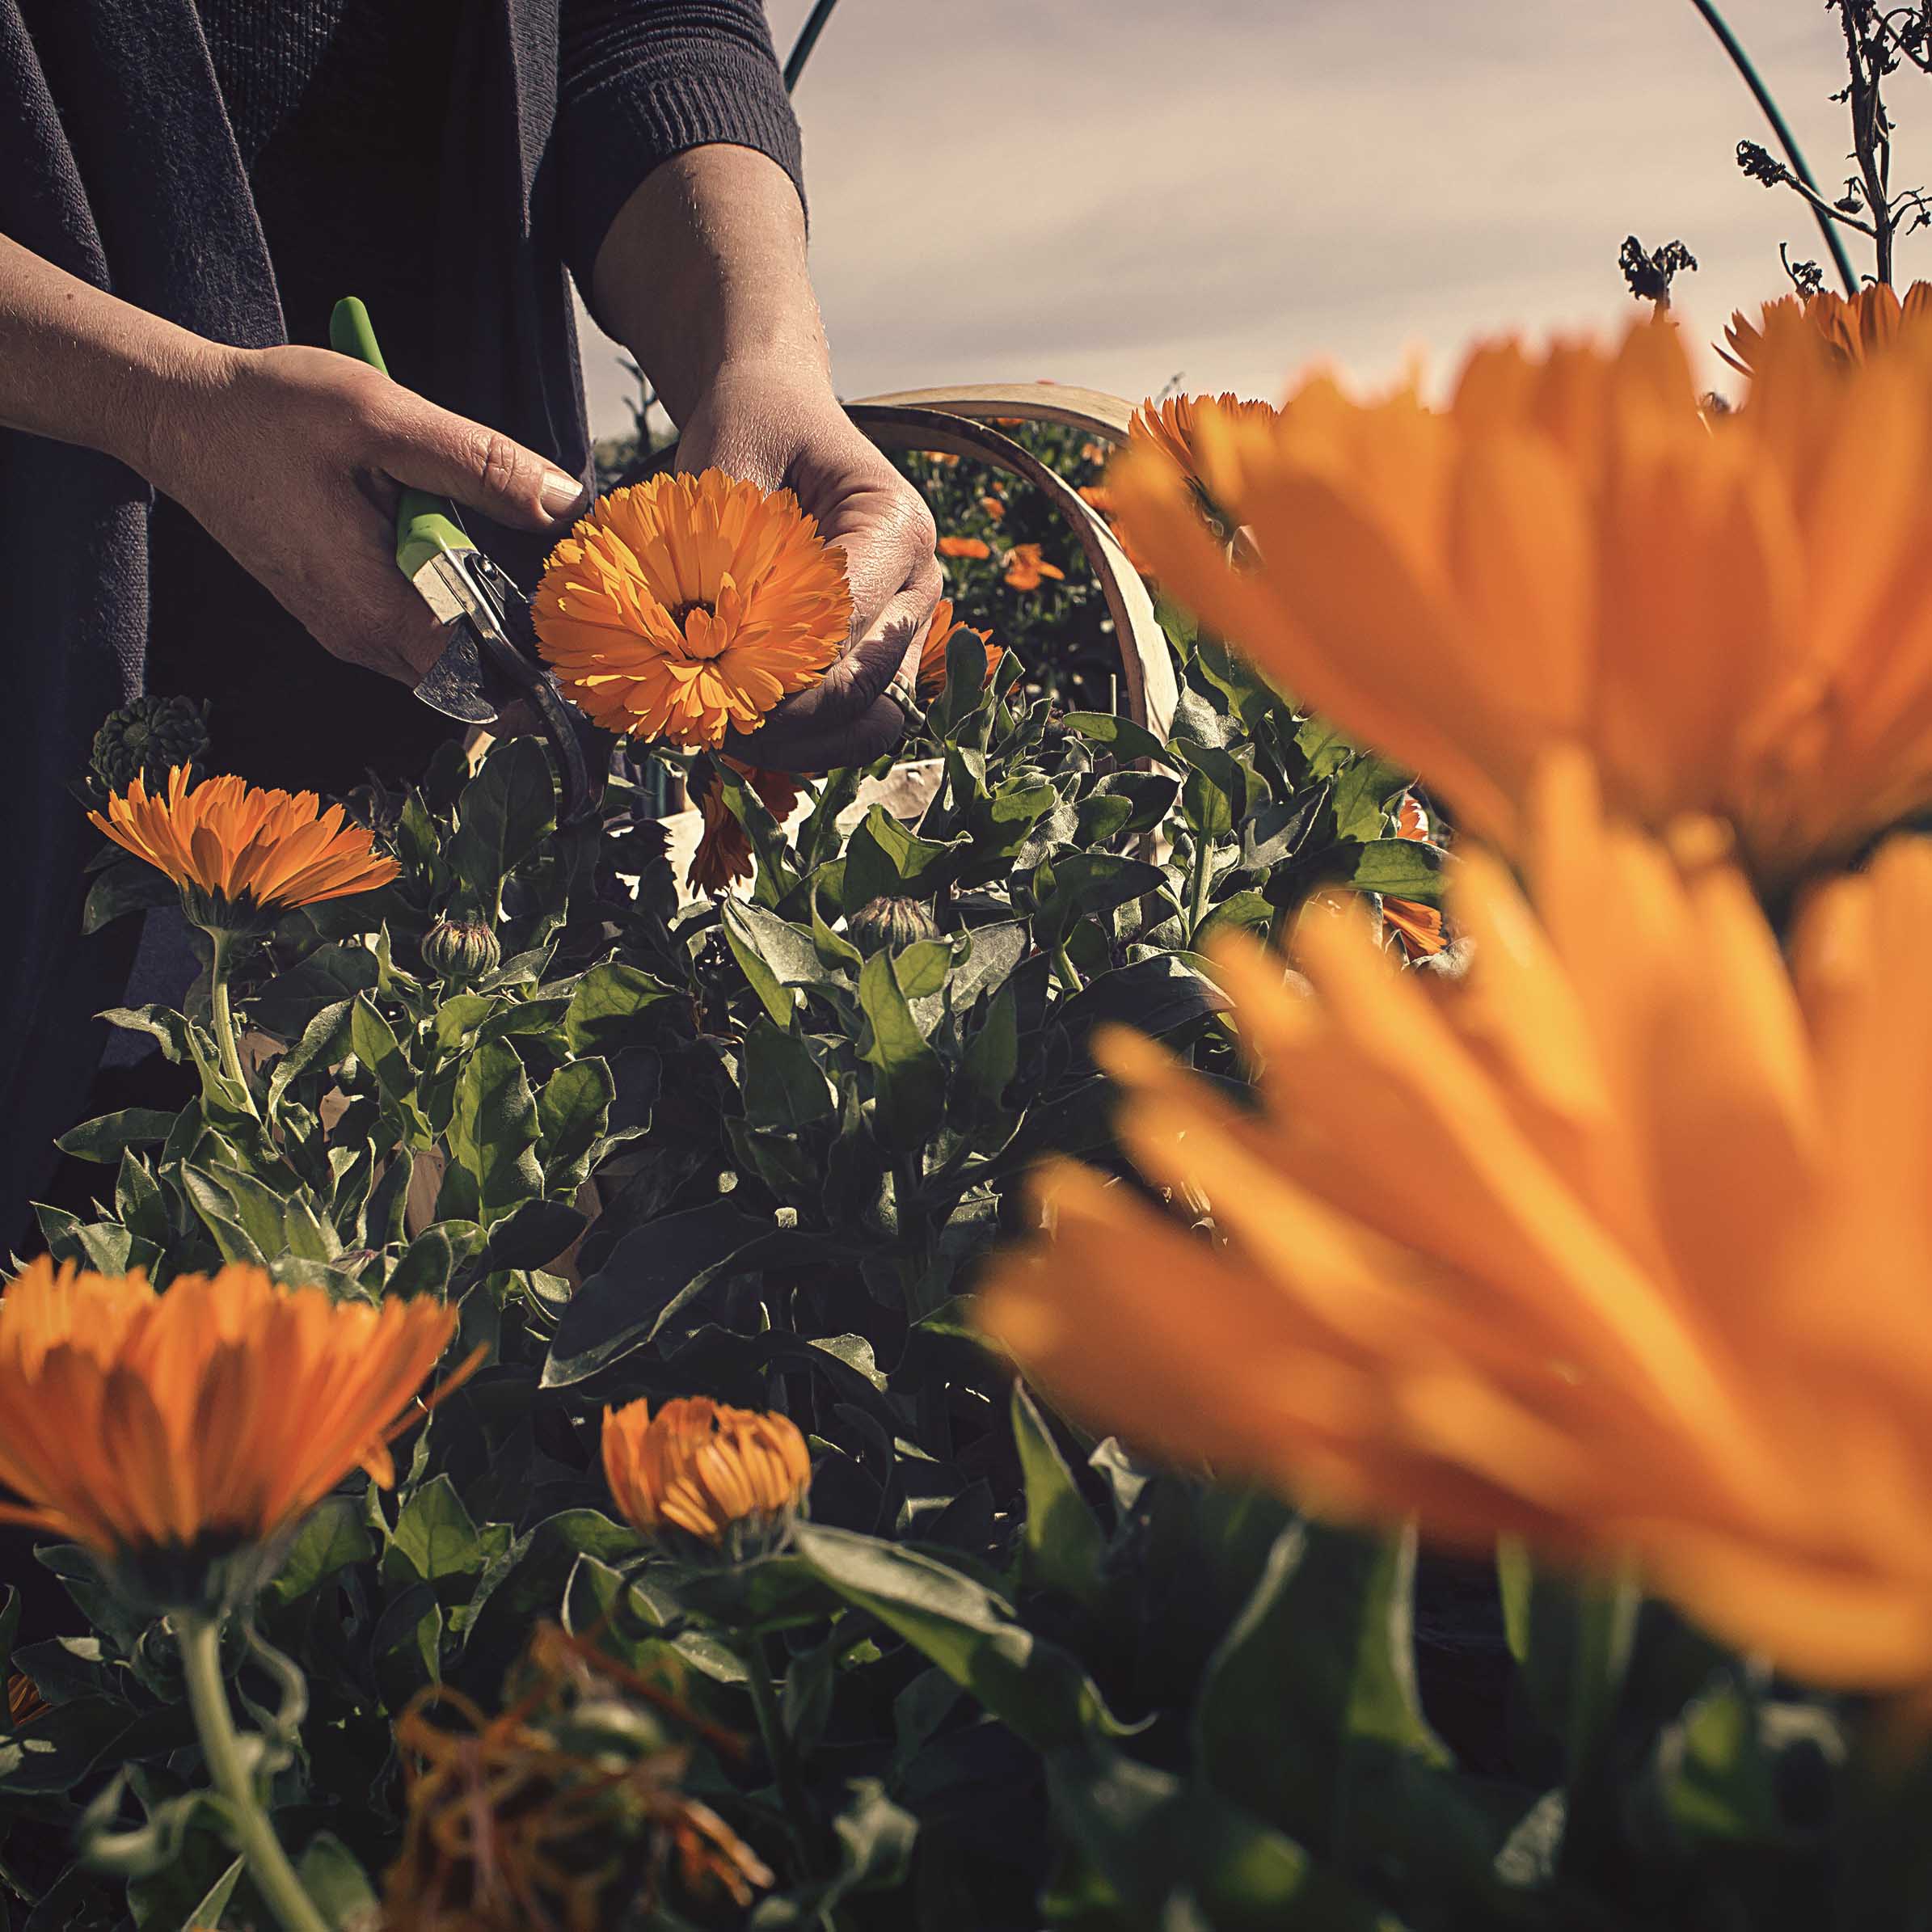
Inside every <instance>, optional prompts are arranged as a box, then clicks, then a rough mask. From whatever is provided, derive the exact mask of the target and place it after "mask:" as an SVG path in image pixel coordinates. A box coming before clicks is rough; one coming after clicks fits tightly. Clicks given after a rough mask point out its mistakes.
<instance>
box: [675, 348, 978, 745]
mask: <svg viewBox="0 0 1932 1932" xmlns="http://www.w3.org/2000/svg"><path fill="white" fill-rule="evenodd" d="M677 467H678V468H679V470H707V469H719V470H724V471H726V472H727V473H728V475H732V476H742V477H746V478H749V479H750V480H751V481H753V482H754V483H759V484H761V485H762V486H763V487H765V488H766V489H778V488H780V487H783V488H785V489H788V490H790V491H792V492H793V494H794V495H795V496H797V498H798V500H799V505H800V507H801V508H803V509H804V510H805V511H806V512H807V513H808V515H810V516H812V517H816V519H817V521H818V526H819V530H820V534H821V535H823V536H824V537H825V538H827V539H828V540H829V542H833V543H836V544H837V546H839V547H840V549H842V550H843V551H844V552H845V554H846V577H847V580H848V581H849V582H850V585H851V589H852V635H851V638H850V641H849V643H847V645H846V652H845V655H844V656H842V657H841V658H840V659H839V660H837V663H835V664H833V666H832V667H831V669H829V670H828V671H827V672H826V673H825V678H824V681H822V682H820V683H819V684H817V685H813V686H812V689H811V690H808V691H800V692H799V693H798V694H796V695H795V696H794V697H791V698H786V699H784V700H783V702H781V703H780V704H779V705H778V707H776V708H775V709H774V711H772V713H771V714H770V716H769V717H768V718H767V719H766V721H765V723H763V724H762V725H761V726H760V727H759V728H758V729H757V731H756V732H752V733H750V734H749V735H747V736H738V735H736V734H735V733H734V734H733V735H732V737H731V739H729V740H728V741H727V749H728V750H729V751H730V752H731V753H732V756H733V757H740V758H744V759H745V760H746V761H749V762H750V763H752V764H755V765H761V766H766V767H768V768H770V769H772V770H781V771H808V772H820V771H830V770H834V769H835V768H837V767H838V766H845V765H863V764H867V763H869V762H870V761H871V760H872V759H874V758H876V757H879V756H880V754H881V753H884V752H887V751H889V750H891V749H892V746H893V745H896V744H897V743H898V742H899V740H900V738H901V736H903V735H904V732H905V711H903V710H902V709H901V707H900V706H899V704H898V703H897V702H895V700H894V699H892V698H890V697H888V696H887V695H886V690H887V686H888V685H890V684H891V683H892V680H893V677H894V676H895V675H896V673H899V672H900V671H901V670H903V671H904V672H905V681H906V682H907V683H908V684H909V683H910V682H911V681H912V680H913V678H914V677H916V675H917V671H918V664H919V647H920V644H921V643H922V641H923V640H924V638H925V635H926V626H927V624H928V623H929V622H930V620H931V618H932V614H933V607H934V605H936V604H937V603H938V602H939V595H940V592H941V590H942V588H943V580H942V579H941V577H940V574H939V559H938V557H937V556H936V555H935V554H934V543H935V541H936V533H935V531H934V527H933V520H932V513H931V512H930V510H929V509H927V508H926V503H925V500H924V499H923V498H922V496H920V495H919V493H918V491H917V490H915V489H914V488H913V487H912V485H911V484H910V483H908V482H907V481H906V480H905V478H904V477H902V476H901V475H900V474H899V473H898V471H897V470H895V469H894V468H893V467H892V465H891V464H890V463H888V462H887V461H886V459H885V458H884V456H882V455H881V454H880V452H879V451H878V449H876V448H875V447H874V445H872V444H871V442H870V441H868V440H867V438H866V437H864V436H863V434H861V432H859V431H858V430H857V429H855V428H854V427H853V426H852V423H851V420H850V418H849V417H848V416H846V412H845V411H844V410H843V409H842V407H840V406H839V402H838V399H837V397H836V396H835V395H834V394H833V391H832V386H831V384H830V382H829V381H827V380H826V379H825V377H824V376H823V375H822V374H820V373H818V372H816V370H814V369H810V368H808V367H807V368H799V367H797V366H789V367H788V366H785V365H774V366H768V367H757V366H751V367H747V366H745V365H730V364H727V365H726V366H725V367H724V368H723V369H720V370H719V373H718V375H717V377H716V378H715V380H714V381H713V382H711V385H710V386H708V387H707V389H706V390H705V392H704V394H702V397H701V398H700V399H699V400H698V404H697V407H695V408H694V409H693V410H692V411H691V412H690V417H689V420H687V421H686V423H685V427H684V432H683V434H682V436H681V437H680V438H679V441H678V445H677Z"/></svg>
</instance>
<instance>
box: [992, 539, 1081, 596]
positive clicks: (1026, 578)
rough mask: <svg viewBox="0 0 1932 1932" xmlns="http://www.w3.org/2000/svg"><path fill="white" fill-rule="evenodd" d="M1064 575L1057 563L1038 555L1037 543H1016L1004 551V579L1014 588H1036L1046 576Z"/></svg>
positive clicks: (1061, 576)
mask: <svg viewBox="0 0 1932 1932" xmlns="http://www.w3.org/2000/svg"><path fill="white" fill-rule="evenodd" d="M1065 576H1066V572H1065V571H1064V570H1062V569H1061V567H1060V566H1059V565H1058V564H1057V563H1048V562H1047V561H1046V559H1044V557H1042V556H1041V555H1040V546H1039V545H1038V544H1037V543H1016V544H1015V545H1014V546H1013V547H1012V549H1011V550H1008V551H1007V552H1006V582H1007V583H1008V584H1010V585H1011V586H1012V587H1013V588H1014V589H1015V590H1037V589H1039V588H1040V585H1041V584H1042V583H1044V581H1045V580H1046V579H1048V577H1052V578H1055V579H1060V578H1064V577H1065Z"/></svg>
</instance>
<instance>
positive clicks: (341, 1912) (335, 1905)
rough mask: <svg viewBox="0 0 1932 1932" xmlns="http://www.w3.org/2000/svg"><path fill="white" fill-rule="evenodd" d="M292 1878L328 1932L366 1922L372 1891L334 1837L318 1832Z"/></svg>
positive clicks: (373, 1905)
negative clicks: (306, 1896)
mask: <svg viewBox="0 0 1932 1932" xmlns="http://www.w3.org/2000/svg"><path fill="white" fill-rule="evenodd" d="M296 1875H297V1877H299V1878H300V1879H301V1880H302V1890H303V1891H304V1892H306V1893H307V1894H308V1895H309V1898H310V1902H311V1903H312V1904H313V1905H314V1907H315V1909H316V1910H317V1911H318V1912H319V1913H321V1914H322V1916H323V1921H325V1922H326V1923H327V1925H328V1926H330V1927H331V1932H353V1928H356V1927H358V1926H366V1925H368V1924H369V1922H370V1921H371V1919H372V1917H373V1914H374V1913H375V1910H376V1905H377V1899H376V1892H375V1888H374V1887H373V1885H371V1884H370V1883H369V1875H368V1874H367V1873H365V1871H363V1869H362V1867H361V1865H360V1864H359V1863H358V1862H356V1855H355V1854H354V1853H353V1852H352V1851H351V1850H349V1848H348V1846H346V1845H344V1843H343V1842H342V1841H341V1840H340V1838H338V1837H336V1836H335V1834H334V1833H332V1832H318V1833H316V1834H315V1836H314V1837H313V1838H311V1839H310V1841H309V1846H308V1849H307V1850H306V1851H305V1852H304V1853H303V1854H302V1862H300V1864H298V1865H297V1867H296ZM214 1922H215V1921H213V1919H209V1920H208V1921H206V1923H208V1924H209V1925H213V1923H214Z"/></svg>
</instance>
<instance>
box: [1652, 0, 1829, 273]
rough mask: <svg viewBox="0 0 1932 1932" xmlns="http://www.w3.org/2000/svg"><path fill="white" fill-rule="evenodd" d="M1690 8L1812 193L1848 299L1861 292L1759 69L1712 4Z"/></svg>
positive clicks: (1698, 0) (1705, 1)
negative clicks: (1712, 36) (1727, 59)
mask: <svg viewBox="0 0 1932 1932" xmlns="http://www.w3.org/2000/svg"><path fill="white" fill-rule="evenodd" d="M1690 4H1691V5H1692V6H1694V7H1695V8H1696V9H1697V10H1698V12H1699V13H1700V14H1702V15H1703V17H1704V23H1705V24H1706V26H1707V27H1710V29H1711V32H1713V33H1714V34H1715V35H1716V36H1717V38H1718V44H1719V45H1720V46H1721V47H1722V48H1723V50H1724V52H1725V53H1727V54H1728V55H1729V56H1730V57H1731V65H1732V66H1733V67H1735V68H1736V70H1737V71H1738V73H1739V74H1740V75H1741V76H1742V77H1743V78H1744V85H1745V86H1747V87H1749V89H1750V90H1751V93H1752V95H1753V99H1756V101H1757V104H1758V106H1759V107H1760V108H1762V109H1763V111H1764V117H1765V120H1768V121H1769V122H1770V124H1771V132H1772V133H1774V134H1775V135H1776V136H1777V137H1778V146H1780V147H1781V148H1782V149H1783V150H1784V158H1785V159H1786V161H1787V162H1790V163H1791V172H1792V173H1793V174H1794V175H1796V176H1797V177H1798V179H1799V180H1800V181H1802V182H1803V183H1804V185H1805V186H1806V187H1807V188H1809V189H1810V190H1811V196H1810V205H1811V210H1812V215H1813V216H1814V217H1816V221H1817V223H1818V232H1819V233H1820V234H1821V235H1823V236H1824V245H1825V247H1827V248H1828V249H1829V250H1830V251H1831V258H1832V265H1833V267H1834V268H1837V271H1838V279H1839V281H1841V282H1843V283H1844V285H1845V293H1846V294H1847V295H1856V294H1857V293H1858V272H1857V271H1856V270H1855V269H1854V268H1853V267H1852V265H1851V257H1850V255H1847V254H1846V252H1845V243H1844V239H1843V238H1842V237H1841V235H1840V234H1839V233H1838V226H1837V222H1836V221H1833V219H1832V217H1830V216H1829V214H1827V213H1825V212H1824V209H1825V201H1824V196H1823V195H1822V194H1820V192H1819V190H1818V183H1817V182H1816V179H1814V178H1813V176H1812V171H1811V168H1810V167H1809V166H1808V164H1807V162H1806V161H1805V158H1804V156H1803V153H1802V152H1800V150H1799V146H1798V139H1797V137H1796V136H1795V134H1793V133H1792V132H1791V128H1790V127H1789V125H1788V124H1786V120H1785V118H1784V114H1783V112H1782V110H1781V109H1780V108H1779V107H1778V103H1777V102H1776V101H1775V100H1774V99H1772V98H1771V91H1770V88H1768V87H1767V86H1765V84H1764V82H1763V80H1762V79H1761V78H1760V76H1759V74H1758V71H1757V68H1755V67H1754V66H1753V65H1752V64H1751V57H1750V56H1749V54H1748V53H1745V52H1744V49H1743V47H1742V46H1740V44H1739V42H1738V38H1737V36H1736V34H1734V33H1733V32H1732V31H1731V29H1730V27H1728V26H1727V24H1726V23H1725V20H1724V16H1723V15H1722V14H1720V13H1719V11H1717V8H1716V6H1715V4H1714V3H1713V0H1690Z"/></svg>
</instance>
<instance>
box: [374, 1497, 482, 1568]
mask: <svg viewBox="0 0 1932 1932" xmlns="http://www.w3.org/2000/svg"><path fill="white" fill-rule="evenodd" d="M483 1559H484V1550H483V1538H481V1537H479V1535H478V1534H477V1533H476V1524H475V1519H474V1518H473V1517H472V1516H470V1512H469V1511H468V1510H467V1509H466V1508H464V1507H463V1500H462V1497H461V1496H459V1495H458V1494H457V1493H456V1485H455V1484H454V1483H452V1482H451V1481H450V1479H449V1477H448V1476H447V1475H440V1476H435V1477H432V1479H430V1480H429V1481H428V1482H427V1483H424V1485H423V1486H422V1487H421V1488H420V1489H419V1490H417V1491H416V1494H415V1495H412V1496H411V1498H410V1499H409V1500H408V1501H407V1503H406V1504H403V1513H402V1515H401V1516H399V1517H398V1518H397V1519H396V1527H395V1533H394V1535H393V1536H391V1537H390V1542H389V1547H388V1549H386V1550H384V1551H383V1553H382V1578H383V1581H384V1582H385V1583H386V1584H388V1585H389V1586H390V1588H392V1589H395V1588H403V1587H405V1586H407V1584H411V1583H426V1584H441V1583H444V1582H445V1581H447V1580H449V1579H450V1578H453V1577H462V1576H474V1575H475V1574H476V1572H477V1571H479V1570H481V1569H482V1568H483Z"/></svg>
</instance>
